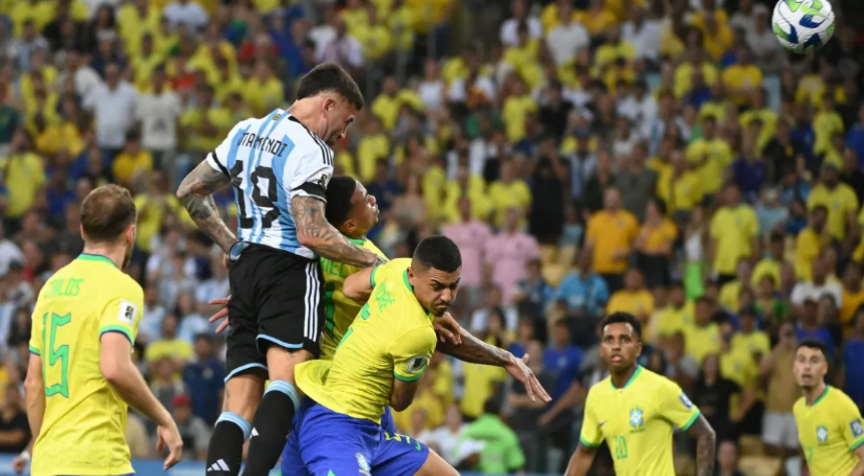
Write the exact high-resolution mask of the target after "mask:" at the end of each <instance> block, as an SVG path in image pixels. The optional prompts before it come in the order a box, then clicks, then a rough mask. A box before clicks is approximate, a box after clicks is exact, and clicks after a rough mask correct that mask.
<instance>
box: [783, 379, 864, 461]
mask: <svg viewBox="0 0 864 476" xmlns="http://www.w3.org/2000/svg"><path fill="white" fill-rule="evenodd" d="M792 412H793V413H794V414H795V422H796V423H797V424H798V441H800V442H801V447H802V448H803V449H804V457H805V458H807V466H808V467H809V468H810V473H811V474H818V475H820V476H846V475H848V474H849V473H851V472H852V469H853V468H855V465H857V464H858V459H859V458H858V455H856V454H855V450H856V449H857V448H858V447H860V446H861V445H864V426H862V424H864V423H862V420H861V412H860V411H859V410H858V407H856V406H855V403H853V402H852V400H851V399H850V398H849V397H848V396H846V394H845V393H843V392H841V391H840V390H839V389H836V388H834V387H831V386H830V385H826V386H825V391H824V392H822V395H820V396H819V397H818V398H816V400H814V401H813V404H812V405H807V401H806V399H805V398H804V397H802V398H800V399H798V401H797V402H795V406H794V407H793V408H792Z"/></svg>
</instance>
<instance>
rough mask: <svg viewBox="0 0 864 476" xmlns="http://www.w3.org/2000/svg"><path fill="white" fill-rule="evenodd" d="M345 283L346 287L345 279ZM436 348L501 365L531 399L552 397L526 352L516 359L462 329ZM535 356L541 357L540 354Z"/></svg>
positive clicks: (467, 359)
mask: <svg viewBox="0 0 864 476" xmlns="http://www.w3.org/2000/svg"><path fill="white" fill-rule="evenodd" d="M349 279H350V278H349ZM345 284H346V287H347V284H348V281H347V280H346V281H345ZM346 296H347V294H346ZM437 320H438V319H436V321H437ZM457 325H458V324H457ZM437 350H438V351H440V352H441V353H444V354H447V355H449V356H451V357H456V358H457V359H459V360H461V361H463V362H470V363H472V364H483V365H492V366H495V367H501V368H503V369H505V370H507V373H509V374H510V375H511V376H512V377H513V378H515V379H517V380H519V381H520V382H522V384H523V385H525V392H526V393H527V394H528V396H529V397H530V398H531V400H536V399H537V398H539V399H540V400H541V401H544V402H549V401H552V397H550V396H549V394H548V393H546V390H545V389H544V388H543V386H542V385H540V381H539V380H537V376H536V375H534V372H533V371H532V370H531V369H530V368H529V367H528V365H527V364H528V355H527V354H526V355H525V357H523V358H521V359H518V358H516V356H515V355H513V354H512V353H510V352H509V351H507V350H504V349H501V348H499V347H495V346H494V345H490V344H487V343H485V342H483V341H482V340H480V339H478V338H476V337H474V336H473V335H471V333H469V332H465V331H464V330H463V331H462V332H461V343H456V342H451V341H447V340H441V341H439V342H438V347H437ZM535 357H536V358H541V356H535Z"/></svg>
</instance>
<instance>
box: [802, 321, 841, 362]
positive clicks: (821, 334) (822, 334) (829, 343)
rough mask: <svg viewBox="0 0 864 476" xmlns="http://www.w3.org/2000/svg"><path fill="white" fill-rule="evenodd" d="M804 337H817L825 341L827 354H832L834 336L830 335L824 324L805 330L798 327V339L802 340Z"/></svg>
mask: <svg viewBox="0 0 864 476" xmlns="http://www.w3.org/2000/svg"><path fill="white" fill-rule="evenodd" d="M804 339H818V340H821V341H822V342H824V343H825V346H826V347H828V356H829V357H830V356H832V355H834V347H835V345H834V338H833V337H831V333H830V332H828V329H827V328H826V327H824V326H819V327H817V328H816V329H815V330H812V331H805V330H804V329H803V328H801V327H799V328H798V341H799V342H800V341H802V340H804Z"/></svg>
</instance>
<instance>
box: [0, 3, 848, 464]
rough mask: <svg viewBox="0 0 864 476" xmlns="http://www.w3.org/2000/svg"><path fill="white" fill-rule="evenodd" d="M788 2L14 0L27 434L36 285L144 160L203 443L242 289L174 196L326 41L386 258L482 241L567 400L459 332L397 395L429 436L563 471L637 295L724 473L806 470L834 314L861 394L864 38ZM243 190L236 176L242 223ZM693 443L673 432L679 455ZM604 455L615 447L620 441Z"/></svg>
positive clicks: (14, 400) (482, 307) (9, 347)
mask: <svg viewBox="0 0 864 476" xmlns="http://www.w3.org/2000/svg"><path fill="white" fill-rule="evenodd" d="M772 6H773V4H772V3H769V2H763V1H757V0H737V1H735V0H725V1H724V0H590V1H589V0H556V1H550V0H545V1H544V0H534V1H532V0H512V1H510V2H503V1H501V0H470V1H462V2H458V1H454V0H232V1H228V0H226V1H222V2H220V1H217V0H197V1H196V0H131V1H127V0H0V45H2V47H0V184H2V188H0V214H2V215H0V216H2V227H0V277H2V278H0V351H2V356H3V365H2V366H0V402H2V403H0V452H10V453H15V452H18V451H20V450H21V449H22V448H23V447H24V446H25V445H26V443H27V440H28V437H29V434H28V432H29V429H28V427H27V424H26V416H25V415H24V413H23V404H22V393H21V390H20V383H21V380H22V376H23V372H24V369H26V362H27V358H28V357H27V342H28V339H29V333H30V319H31V316H30V310H31V309H32V305H33V303H34V301H35V299H36V296H37V295H38V292H39V290H40V289H41V287H42V285H43V284H44V282H45V281H46V280H47V279H48V278H49V277H50V276H51V274H52V273H53V272H55V271H56V270H57V269H59V268H60V267H62V266H64V265H65V264H67V263H69V262H70V260H72V259H74V258H75V257H76V256H77V255H78V254H79V253H80V252H81V250H82V247H83V242H82V240H81V238H80V236H79V232H78V230H79V205H80V203H81V200H82V199H83V197H84V196H86V194H87V193H88V192H89V191H90V190H92V188H93V187H96V186H99V185H102V184H105V183H119V184H122V185H124V186H126V187H128V188H129V189H130V190H131V191H132V192H133V195H134V196H135V203H136V205H137V207H138V213H139V223H138V228H137V229H138V236H137V243H136V250H135V254H134V257H133V260H132V264H131V266H130V267H129V268H128V270H127V272H128V273H129V274H130V275H132V276H133V277H135V278H136V279H137V280H139V281H140V283H141V284H142V286H143V287H144V289H145V299H146V307H145V309H144V312H143V319H142V322H141V327H140V332H139V335H138V340H137V342H136V346H135V347H136V351H137V355H138V357H139V359H140V365H141V369H142V371H144V373H145V375H146V376H147V378H148V381H149V382H150V384H151V386H152V390H153V392H154V393H155V394H156V395H157V396H158V398H159V400H160V401H161V402H162V403H163V404H164V405H165V406H166V407H168V408H169V409H171V411H172V412H173V414H174V415H175V417H176V419H177V421H178V424H179V426H180V429H181V433H182V434H183V436H184V440H185V442H186V447H187V451H186V452H185V453H184V456H185V457H186V458H190V459H202V458H203V457H204V454H205V453H206V448H207V442H208V439H209V432H210V428H211V425H212V424H213V422H214V421H215V419H216V418H217V416H218V414H219V412H220V411H221V391H222V388H223V383H222V381H223V378H224V375H225V372H224V368H223V358H224V337H223V336H222V335H216V334H215V333H214V332H215V326H214V325H210V324H208V322H207V318H208V317H209V316H210V315H211V314H212V313H213V312H215V311H217V310H218V308H217V307H214V306H211V305H209V304H208V301H209V300H210V299H214V298H219V297H224V296H227V295H228V294H229V293H230V290H229V286H228V280H227V270H226V269H225V268H224V266H222V264H221V258H222V256H221V254H220V253H219V252H218V249H215V247H214V245H213V243H212V241H211V240H210V239H209V238H208V237H207V236H206V235H204V234H203V233H201V232H199V231H198V230H197V229H196V228H195V226H194V224H193V223H192V221H191V219H190V218H189V216H188V215H187V214H186V212H185V210H183V208H182V206H181V205H180V204H179V202H178V201H177V199H176V198H175V195H174V191H175V190H176V187H177V184H178V183H179V180H181V179H182V178H183V176H184V175H185V173H186V172H188V171H189V170H191V168H192V167H193V166H194V165H196V164H197V163H198V162H199V161H200V160H201V159H202V158H203V157H204V155H205V154H206V153H207V152H208V151H210V150H212V149H214V148H215V147H216V146H217V145H218V144H219V143H220V142H221V141H222V140H223V139H224V138H225V136H226V134H227V133H228V131H229V130H230V129H231V127H232V126H233V125H234V124H235V123H236V122H238V121H239V120H241V119H245V118H248V117H252V116H259V115H263V114H267V113H268V112H270V111H272V110H273V109H275V108H277V107H286V106H287V105H288V104H290V102H291V100H292V97H293V95H294V87H295V85H296V83H297V81H298V80H299V78H300V77H302V75H303V74H304V73H305V72H307V71H309V70H310V69H311V68H312V67H314V66H315V65H316V64H319V63H321V62H332V63H337V64H340V65H341V66H343V67H344V68H345V69H346V70H348V71H349V72H351V73H352V75H353V76H354V77H355V78H356V79H357V80H358V83H359V84H360V85H361V88H362V89H363V90H364V91H365V93H366V99H367V107H365V108H364V109H363V111H361V113H360V114H359V115H358V120H357V122H356V124H355V125H352V126H351V128H350V131H349V136H348V138H347V139H346V140H345V141H344V142H343V143H340V144H338V145H337V146H336V147H335V148H334V149H335V153H336V154H335V164H336V167H337V172H336V173H337V174H344V175H350V176H353V177H355V178H357V179H358V180H360V181H361V182H362V183H364V184H365V185H366V187H367V189H368V190H369V192H370V194H373V195H375V196H376V198H377V201H378V204H379V207H380V209H381V223H380V224H379V226H378V227H376V228H375V229H374V230H373V231H372V232H371V233H370V236H369V237H370V238H371V239H373V240H375V242H376V243H377V244H378V245H379V246H380V247H381V249H382V250H384V251H385V252H386V253H387V255H388V256H390V257H403V256H410V255H411V252H412V250H413V247H414V245H416V243H417V242H418V240H419V239H422V238H423V237H424V236H428V235H430V234H434V233H443V234H445V235H447V236H450V237H451V238H452V239H453V240H454V241H456V243H457V244H458V245H459V247H460V250H461V252H462V259H463V270H462V276H463V278H462V289H461V290H460V296H459V300H458V301H457V303H456V305H455V306H454V309H453V310H452V312H453V314H454V316H455V317H456V318H457V319H458V320H459V321H460V322H461V323H462V325H463V327H465V328H467V329H469V330H470V331H471V332H473V333H474V334H475V335H478V336H481V337H482V338H484V339H485V340H486V341H487V342H489V343H491V344H495V345H498V346H501V347H504V348H507V349H509V350H511V351H512V352H513V353H514V354H515V355H517V356H522V355H524V354H525V353H528V354H529V355H530V356H531V360H530V366H531V368H532V369H533V370H534V372H535V373H536V374H537V375H539V376H540V381H541V382H542V383H543V385H544V386H545V387H546V388H547V390H549V393H550V395H552V396H553V398H554V400H553V402H552V403H551V404H549V405H543V404H540V403H537V402H534V401H531V400H530V398H528V397H527V396H526V395H525V390H524V388H522V386H521V385H520V384H518V383H516V384H514V383H513V381H512V380H511V379H509V377H508V375H507V374H506V373H505V372H503V370H501V369H497V368H492V367H484V366H480V365H474V364H463V363H460V362H457V361H454V360H451V359H449V358H446V357H444V356H442V355H439V354H436V356H435V358H434V359H433V361H432V363H431V365H430V371H429V372H427V373H426V375H425V376H424V378H423V379H422V380H421V383H420V390H419V391H418V395H417V398H416V400H415V402H414V404H413V405H412V406H411V407H410V408H409V409H408V410H406V411H405V412H402V413H400V414H397V415H396V419H397V424H398V425H399V427H400V429H401V430H402V431H403V433H404V434H406V435H409V436H412V437H417V438H419V439H421V440H422V441H424V442H426V443H428V444H429V445H430V446H432V447H433V448H435V449H437V450H438V451H439V452H440V453H441V454H442V455H444V456H445V458H446V459H447V460H448V461H450V462H451V463H453V464H454V465H457V466H458V467H459V468H460V469H473V470H476V471H479V472H482V473H486V474H504V473H508V472H513V471H516V470H520V469H525V470H526V471H531V472H558V471H560V470H561V469H562V467H561V465H562V464H565V463H566V459H567V457H569V454H570V452H571V451H572V450H573V448H574V446H575V444H576V443H577V442H578V434H579V433H578V432H579V428H580V422H581V412H582V405H583V403H584V399H585V395H586V392H587V390H588V388H590V386H591V385H593V384H594V383H596V382H598V381H600V380H602V379H603V378H604V377H605V376H606V375H608V373H607V371H606V368H605V365H604V363H603V362H602V361H601V360H600V359H599V355H598V346H599V338H598V336H599V332H600V329H598V326H597V324H598V322H599V320H600V318H601V317H602V316H603V315H604V313H606V312H611V311H627V312H631V313H633V314H635V315H636V316H638V317H639V318H640V319H641V320H642V321H643V323H644V327H645V329H646V335H645V336H644V341H645V343H646V346H645V350H644V352H643V354H642V357H641V359H640V363H641V365H643V366H644V367H646V368H648V369H651V370H653V371H655V372H658V373H661V374H664V375H666V376H667V377H668V378H670V379H672V380H674V381H675V382H677V383H678V384H679V385H681V386H682V387H683V388H684V389H685V391H686V392H687V394H688V395H689V396H690V398H691V400H692V401H693V402H694V403H695V404H696V405H697V406H698V407H699V408H700V409H701V411H702V412H703V414H705V416H706V417H707V418H708V420H709V422H710V423H711V424H712V425H713V426H714V428H715V430H716V431H717V433H718V436H719V438H718V441H720V442H721V443H720V445H719V451H718V473H717V474H719V475H722V476H732V475H740V474H743V473H742V472H741V469H740V468H739V466H738V465H739V463H738V459H739V452H741V451H742V450H744V452H745V453H747V454H748V455H754V454H766V455H769V456H776V457H777V458H778V459H777V460H776V461H781V462H782V461H783V459H784V458H790V459H789V461H791V463H789V464H787V465H786V466H787V468H788V469H787V471H788V472H789V474H791V475H798V474H804V473H802V471H806V469H804V468H803V465H801V464H800V461H801V459H800V457H798V458H796V455H798V454H800V451H799V449H798V448H799V446H798V441H797V434H796V428H795V423H794V420H793V417H792V405H793V402H794V401H795V400H796V399H797V398H798V390H797V387H796V385H795V382H794V381H793V377H792V373H791V371H790V369H791V363H792V359H793V355H794V346H795V342H796V341H797V340H799V339H802V338H805V337H817V338H819V339H822V340H823V341H824V342H825V343H826V344H827V345H828V347H829V349H830V353H831V355H830V360H831V367H830V369H831V372H830V374H829V383H830V384H831V385H834V386H837V387H839V388H842V389H843V390H844V391H845V392H846V393H847V394H848V395H849V396H850V397H851V398H852V399H853V400H854V401H855V402H856V403H857V404H858V405H859V406H862V407H864V365H861V362H864V308H862V307H861V305H862V304H864V286H862V265H864V241H862V236H864V209H862V207H861V203H862V200H864V173H862V168H864V107H862V104H861V100H860V98H859V92H858V90H859V87H860V86H861V85H862V74H861V65H862V62H861V60H862V58H861V51H862V49H861V47H860V42H861V37H860V35H857V34H856V33H855V31H854V27H855V25H853V24H851V23H847V21H846V20H847V19H845V18H844V16H843V6H844V5H843V2H840V1H839V0H838V1H836V2H834V10H835V12H836V14H837V27H836V32H835V34H834V39H832V40H831V42H830V43H829V44H828V45H826V46H825V47H824V48H823V49H822V50H821V51H820V52H819V53H818V54H815V55H814V54H810V55H802V56H794V55H790V54H788V53H786V52H785V51H784V50H783V49H782V48H781V47H780V45H779V43H778V42H777V41H776V39H775V38H774V35H773V33H772V31H771V26H770V17H771V15H770V8H771V7H772ZM233 194H234V191H233V190H232V189H231V188H228V189H226V190H223V191H221V192H219V193H218V194H217V195H216V197H215V198H216V202H217V204H218V205H219V207H220V209H221V210H222V212H223V214H224V218H225V220H226V222H227V223H228V225H229V227H232V228H236V225H237V210H236V206H235V204H234V199H233ZM856 363H857V365H856ZM148 425H149V424H146V423H143V419H142V418H138V417H136V416H135V415H134V414H133V415H132V416H131V417H130V419H129V432H128V433H129V441H130V446H131V448H132V452H133V456H135V457H152V456H155V455H154V453H153V450H152V448H153V445H152V440H153V438H154V436H153V431H154V428H152V427H150V426H148ZM742 442H746V444H745V445H742V444H741V443H742ZM692 446H693V445H692V443H691V442H688V441H687V438H686V437H684V438H683V439H681V441H679V442H678V444H677V445H676V453H677V455H678V456H677V457H676V465H677V466H678V469H679V474H690V473H689V471H692V458H691V455H692V452H693V447H692ZM742 446H743V447H742ZM781 464H782V463H781ZM595 468H596V472H595V474H597V475H601V474H611V472H610V468H611V459H610V457H609V456H608V454H607V455H606V458H605V459H604V458H600V461H598V463H597V464H595ZM751 474H755V473H751Z"/></svg>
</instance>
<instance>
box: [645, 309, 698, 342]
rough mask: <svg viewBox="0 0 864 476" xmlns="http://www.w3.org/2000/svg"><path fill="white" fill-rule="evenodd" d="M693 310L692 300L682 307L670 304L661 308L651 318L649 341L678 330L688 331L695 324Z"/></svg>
mask: <svg viewBox="0 0 864 476" xmlns="http://www.w3.org/2000/svg"><path fill="white" fill-rule="evenodd" d="M693 312H694V305H693V303H692V302H688V303H687V304H684V305H683V306H681V307H680V308H676V307H674V306H672V305H669V306H666V307H665V308H663V309H661V310H660V311H659V312H657V313H656V315H655V316H653V317H652V318H651V326H650V329H649V330H650V333H649V334H650V339H649V341H650V340H656V339H658V338H660V337H668V336H671V335H673V334H675V333H676V332H682V333H684V332H686V331H687V329H688V328H689V327H690V326H692V325H693Z"/></svg>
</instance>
